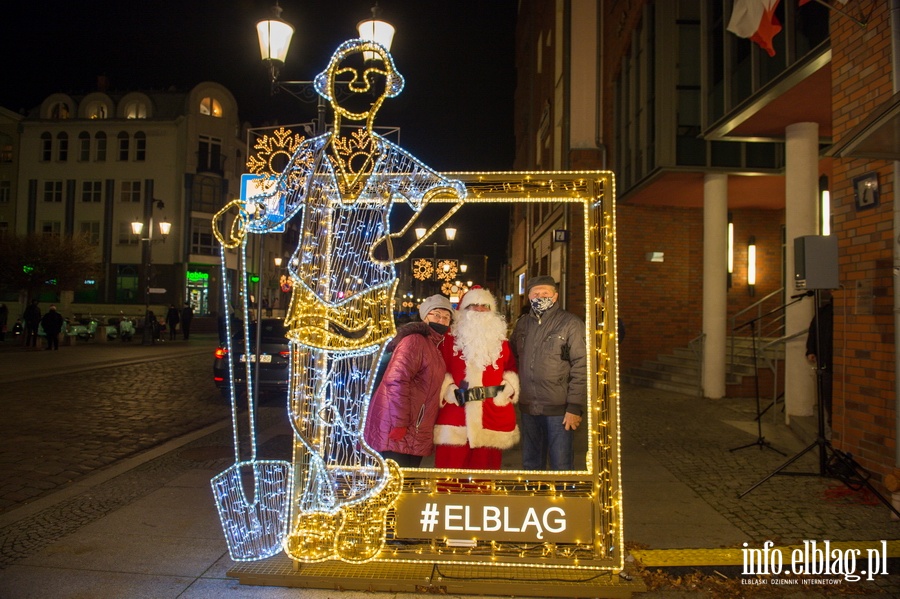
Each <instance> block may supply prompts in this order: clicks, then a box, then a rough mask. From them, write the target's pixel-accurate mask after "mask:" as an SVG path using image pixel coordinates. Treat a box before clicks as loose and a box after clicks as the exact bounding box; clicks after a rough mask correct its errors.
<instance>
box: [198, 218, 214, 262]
mask: <svg viewBox="0 0 900 599" xmlns="http://www.w3.org/2000/svg"><path fill="white" fill-rule="evenodd" d="M216 245H217V244H216V238H215V237H213V232H212V223H211V222H210V221H208V220H201V219H192V220H191V253H192V254H199V255H201V256H217V255H218V252H217V251H216Z"/></svg>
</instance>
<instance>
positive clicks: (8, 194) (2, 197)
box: [0, 181, 12, 204]
mask: <svg viewBox="0 0 900 599" xmlns="http://www.w3.org/2000/svg"><path fill="white" fill-rule="evenodd" d="M11 199H12V181H0V204H9V201H10V200H11Z"/></svg>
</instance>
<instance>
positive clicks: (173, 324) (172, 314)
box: [166, 304, 181, 341]
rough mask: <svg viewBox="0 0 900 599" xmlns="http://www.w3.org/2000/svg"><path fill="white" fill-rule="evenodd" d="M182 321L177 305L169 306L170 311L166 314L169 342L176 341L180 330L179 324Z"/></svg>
mask: <svg viewBox="0 0 900 599" xmlns="http://www.w3.org/2000/svg"><path fill="white" fill-rule="evenodd" d="M180 320H181V315H180V314H178V308H176V307H175V304H171V305H169V311H168V312H166V326H167V327H168V328H169V341H175V339H176V338H177V337H176V333H175V331H176V330H177V328H178V322H179V321H180Z"/></svg>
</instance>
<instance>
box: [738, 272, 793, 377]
mask: <svg viewBox="0 0 900 599" xmlns="http://www.w3.org/2000/svg"><path fill="white" fill-rule="evenodd" d="M783 294H784V287H781V288H780V289H776V290H775V291H773V292H771V293H769V294H768V295H766V296H765V297H763V298H761V299H759V300H757V301H756V302H754V303H752V304H750V305H749V306H747V307H746V308H744V309H743V310H738V311H737V312H735V313H734V315H732V316H731V317H730V318H729V319H728V320H729V326H728V328H729V330H730V331H731V334H730V335H729V336H728V338H729V345H730V347H729V348H728V353H729V354H730V355H731V363H732V364H734V348H735V342H734V339H735V333H736V329H738V328H741V329H742V330H743V331H744V332H743V334H742V335H741V336H749V335H750V329H743V324H744V323H747V322H750V321H752V320H756V321H759V323H758V325H757V326H756V335H757V336H758V337H780V336H781V334H782V333H783V332H784V327H785V322H784V310H778V311H777V312H775V313H774V314H772V315H771V318H769V319H766V320H760V319H762V318H763V317H764V316H765V315H766V314H767V313H769V312H771V311H772V308H776V309H777V306H775V305H774V303H773V302H772V301H771V300H772V298H775V297H777V298H778V306H780V305H781V302H782V297H783ZM764 308H765V309H764ZM742 317H743V318H742ZM739 319H740V320H739Z"/></svg>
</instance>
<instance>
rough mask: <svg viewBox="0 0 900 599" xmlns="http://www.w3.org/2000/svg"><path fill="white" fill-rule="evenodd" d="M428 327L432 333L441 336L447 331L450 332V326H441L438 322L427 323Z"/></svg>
mask: <svg viewBox="0 0 900 599" xmlns="http://www.w3.org/2000/svg"><path fill="white" fill-rule="evenodd" d="M428 326H430V327H431V330H432V331H434V332H436V333H438V334H439V335H443V334H444V333H446V332H447V331H448V330H450V325H448V324H441V323H439V322H429V323H428Z"/></svg>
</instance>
